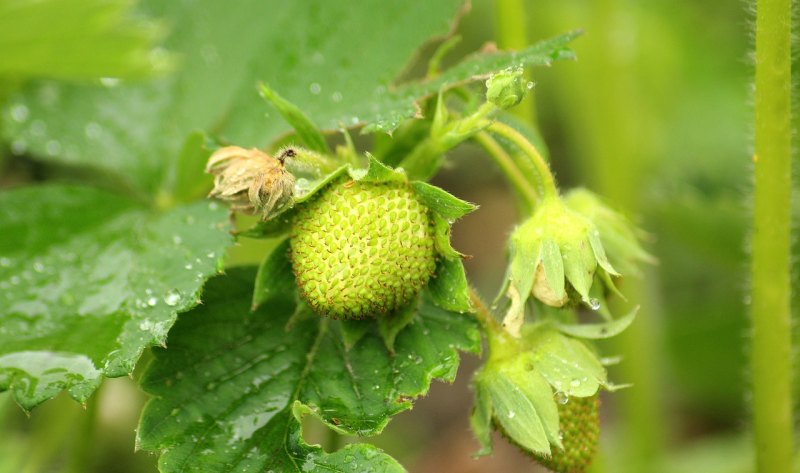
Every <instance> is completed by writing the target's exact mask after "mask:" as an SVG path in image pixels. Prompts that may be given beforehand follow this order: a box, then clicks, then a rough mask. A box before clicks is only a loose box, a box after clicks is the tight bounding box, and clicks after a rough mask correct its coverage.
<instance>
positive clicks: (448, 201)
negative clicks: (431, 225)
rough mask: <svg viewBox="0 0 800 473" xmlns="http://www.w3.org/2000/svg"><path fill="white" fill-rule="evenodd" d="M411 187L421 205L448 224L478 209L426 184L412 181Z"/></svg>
mask: <svg viewBox="0 0 800 473" xmlns="http://www.w3.org/2000/svg"><path fill="white" fill-rule="evenodd" d="M411 187H413V188H414V192H416V193H417V196H418V197H419V198H420V199H421V200H422V203H424V204H425V205H426V206H427V207H428V208H429V209H431V210H432V211H434V212H436V213H437V214H439V215H440V216H441V217H442V218H444V219H445V220H447V221H448V222H449V223H452V222H454V221H456V220H458V219H459V218H461V217H463V216H464V215H466V214H468V213H470V212H472V211H473V210H475V209H477V208H478V206H477V205H475V204H471V203H469V202H466V201H463V200H461V199H459V198H458V197H456V196H454V195H453V194H450V193H449V192H447V191H445V190H444V189H441V188H439V187H436V186H432V185H430V184H428V183H427V182H421V181H414V182H412V183H411Z"/></svg>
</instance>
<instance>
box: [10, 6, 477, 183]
mask: <svg viewBox="0 0 800 473" xmlns="http://www.w3.org/2000/svg"><path fill="white" fill-rule="evenodd" d="M462 3H463V0H440V1H436V2H430V1H427V0H392V1H386V0H365V1H361V2H359V3H358V5H354V4H352V3H350V2H338V1H312V0H304V1H292V2H286V1H281V0H269V1H263V0H244V1H238V2H219V1H216V0H189V1H181V2H164V1H161V0H150V1H147V2H144V5H143V8H142V9H143V10H145V12H146V13H148V14H149V15H150V16H153V17H155V18H161V19H163V20H164V21H166V22H167V23H168V24H170V25H173V30H172V33H171V35H170V36H169V38H168V39H167V41H166V44H165V47H166V48H167V49H168V50H170V51H174V52H175V53H178V54H179V55H180V56H181V64H180V66H181V67H180V70H179V72H178V73H177V74H175V75H173V76H171V77H168V78H163V79H158V80H154V81H151V82H147V83H141V84H116V85H115V84H109V85H110V86H108V87H99V86H98V87H92V86H85V85H67V84H54V83H42V84H38V85H35V86H32V87H30V88H29V89H28V90H27V91H26V92H25V93H24V94H22V95H21V96H20V97H18V98H17V99H16V100H13V101H12V103H11V104H10V105H9V107H10V108H9V110H14V109H15V108H14V107H17V108H16V110H21V108H20V107H25V110H27V111H28V113H25V114H16V115H12V114H11V113H10V112H6V113H3V114H2V116H3V118H4V119H5V124H6V127H7V129H8V134H9V137H10V138H11V139H12V140H13V143H15V146H14V149H16V150H18V151H21V150H24V149H27V150H28V151H29V152H32V153H33V154H35V155H37V156H39V157H42V158H47V159H55V160H60V161H65V162H68V163H77V164H83V165H92V166H97V167H101V168H104V169H108V170H112V171H115V172H117V173H120V174H122V175H123V176H125V177H126V178H129V179H130V180H131V181H132V182H134V183H137V184H139V185H141V186H143V187H145V188H149V189H152V188H154V187H156V186H157V185H158V184H159V181H160V179H161V178H162V175H163V170H164V164H163V163H164V161H165V160H167V159H170V158H171V157H174V156H176V155H177V154H178V151H179V149H180V146H181V144H182V141H183V139H184V137H186V136H187V135H188V134H189V133H190V132H192V131H195V130H206V131H211V132H213V133H216V134H219V135H220V137H222V138H223V139H224V140H227V141H230V142H233V143H236V144H239V145H242V146H264V145H266V144H267V143H269V142H270V141H272V140H273V139H275V137H276V136H277V135H279V134H280V133H283V132H286V131H288V130H289V127H288V125H287V124H286V123H285V122H284V121H283V120H282V119H281V117H280V115H279V114H278V113H277V112H272V113H270V114H269V115H267V113H268V112H269V106H267V105H266V104H265V102H264V101H263V100H262V99H261V98H260V97H259V96H258V92H257V90H256V84H257V82H258V81H264V82H265V83H267V84H269V86H270V87H271V88H272V89H274V90H275V91H277V92H278V93H280V94H281V96H283V97H285V98H286V99H287V100H289V101H290V102H291V103H293V104H295V105H297V106H298V107H299V109H300V110H303V111H304V112H305V113H306V114H307V115H308V116H309V117H311V119H313V120H314V121H315V122H317V123H319V124H320V125H323V126H324V127H326V128H331V127H332V128H336V127H338V126H339V123H340V122H344V123H345V124H346V125H348V126H352V125H354V124H357V123H359V122H361V117H358V116H357V115H356V114H355V111H357V110H363V108H364V107H365V106H366V105H367V104H372V103H375V106H376V107H378V108H379V109H380V107H381V106H382V105H381V102H375V100H374V99H375V98H376V97H380V96H381V95H386V91H387V90H388V86H389V84H390V83H391V81H392V80H393V79H394V78H395V77H396V76H397V75H398V74H399V73H400V72H401V71H402V70H403V67H404V66H405V65H406V63H408V62H409V60H410V58H411V57H412V56H413V54H414V52H415V51H416V49H417V48H418V47H419V46H420V45H421V44H422V43H423V42H424V41H426V40H427V39H429V38H431V37H432V36H435V35H443V34H445V33H447V32H448V31H449V30H450V29H451V27H452V21H453V18H454V17H455V16H456V13H457V12H458V10H459V9H460V8H461V6H462ZM9 118H10V119H9ZM18 118H24V119H22V120H17V119H18ZM101 158H102V159H101ZM137 161H138V162H137Z"/></svg>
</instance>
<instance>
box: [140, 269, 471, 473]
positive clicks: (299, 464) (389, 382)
mask: <svg viewBox="0 0 800 473" xmlns="http://www.w3.org/2000/svg"><path fill="white" fill-rule="evenodd" d="M278 254H283V255H284V258H285V253H278ZM274 267H275V268H276V269H275V271H277V272H283V277H284V278H290V277H291V273H290V272H289V270H288V266H287V265H283V266H281V265H275V266H274ZM253 276H254V271H253V270H252V269H236V270H231V271H229V272H228V275H227V276H225V277H219V278H217V279H214V280H212V281H211V282H209V284H208V286H207V288H206V291H205V296H204V304H203V305H202V306H199V307H197V308H196V309H194V310H193V311H192V312H191V313H189V314H186V316H185V317H182V318H181V319H180V320H179V322H178V323H177V325H176V326H175V327H174V329H173V330H172V332H171V333H170V345H169V348H168V349H156V350H155V357H156V359H155V361H154V362H153V363H152V364H151V366H150V368H149V369H148V371H147V373H146V374H145V376H144V378H143V380H142V387H143V388H144V389H145V390H146V391H147V392H149V393H150V394H152V395H154V396H155V397H154V399H153V400H151V401H150V403H149V404H148V405H147V407H146V408H145V411H144V414H143V416H142V420H141V424H140V427H139V430H138V443H139V446H140V447H141V448H144V449H146V450H161V451H162V452H163V453H162V456H161V460H160V465H161V469H162V471H164V472H171V471H184V470H186V469H193V470H197V471H223V470H222V469H223V468H226V469H227V468H235V469H236V470H237V471H242V469H243V470H244V471H266V470H269V469H273V470H275V471H308V470H314V471H316V470H317V469H319V470H324V468H325V465H327V467H328V468H334V466H335V468H339V469H342V470H349V469H351V468H355V465H359V466H360V467H361V468H364V469H370V468H371V469H373V470H375V471H402V469H401V468H400V467H399V466H397V465H396V464H395V463H394V462H393V461H392V460H390V459H388V458H387V457H386V456H385V455H383V454H381V453H380V451H378V450H376V449H375V448H374V447H370V446H366V445H362V444H356V445H351V446H349V447H346V448H345V449H344V450H341V451H339V452H334V453H332V454H331V455H330V456H329V455H326V454H324V453H323V452H322V451H321V449H320V448H319V447H310V446H308V445H306V444H305V442H304V441H303V440H302V436H301V430H300V429H301V427H300V422H299V420H298V419H299V418H300V417H301V416H302V415H304V414H311V415H314V416H316V417H317V418H319V419H320V420H322V421H323V422H324V423H325V424H326V425H327V426H328V427H329V428H331V429H334V430H335V431H337V432H339V433H349V434H357V435H362V436H363V435H374V434H377V433H379V432H380V431H381V430H382V429H383V427H384V426H385V425H386V423H387V422H388V420H389V418H390V417H391V416H393V415H395V414H397V413H399V412H401V411H403V410H406V409H408V408H410V407H411V400H412V399H414V398H415V397H417V396H420V395H422V394H424V393H425V392H426V391H427V389H428V386H429V384H430V381H431V380H432V379H433V378H442V379H444V380H447V381H452V380H453V378H454V376H455V373H456V367H457V366H458V355H457V352H456V350H457V349H461V350H467V351H472V352H476V351H478V350H479V349H480V339H479V334H478V331H477V326H476V324H475V323H474V322H473V321H472V320H471V319H470V318H468V317H466V316H463V315H459V314H454V313H451V312H446V311H443V310H441V309H437V308H435V307H433V306H431V305H430V304H428V303H423V305H422V306H421V307H420V309H419V311H417V312H416V313H415V314H414V316H413V318H412V320H411V321H410V323H409V324H408V325H407V326H406V327H405V328H404V329H403V330H402V331H401V332H400V333H399V334H397V338H396V340H395V343H394V348H395V352H394V354H391V353H390V352H389V351H388V350H387V348H386V347H385V346H384V342H383V340H382V339H381V336H380V334H379V333H378V331H377V327H376V324H375V322H374V321H359V322H348V323H351V324H352V323H356V324H359V325H361V326H364V327H365V329H366V330H364V333H363V335H362V336H361V337H360V339H359V340H358V341H356V342H355V343H351V344H350V345H346V344H345V339H344V338H343V325H342V323H341V322H338V321H331V320H330V319H325V318H320V317H318V316H316V315H313V314H308V313H307V309H304V308H300V309H299V310H300V312H301V313H305V315H301V316H299V317H298V316H294V317H293V316H292V315H293V314H295V311H296V305H295V300H296V299H295V295H294V294H293V293H285V292H283V293H274V294H273V295H272V296H271V297H270V298H269V300H268V301H265V304H263V305H262V306H261V308H260V309H258V310H257V311H255V312H250V304H249V296H250V294H251V292H252V290H253V286H252V280H253ZM223 465H224V467H223Z"/></svg>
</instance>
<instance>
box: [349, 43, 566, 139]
mask: <svg viewBox="0 0 800 473" xmlns="http://www.w3.org/2000/svg"><path fill="white" fill-rule="evenodd" d="M580 34H581V33H580V32H579V31H576V32H571V33H567V34H563V35H561V36H557V37H555V38H552V39H548V40H545V41H542V42H539V43H537V44H534V45H533V46H530V47H528V48H525V49H522V50H520V51H496V52H492V53H485V52H482V53H478V54H474V55H473V56H471V57H469V58H467V59H465V60H464V61H462V62H461V63H459V64H457V65H455V66H453V67H451V68H450V69H448V70H446V71H445V72H444V73H442V74H440V75H438V76H436V77H434V78H432V79H429V80H425V81H422V82H417V83H410V84H405V85H403V86H400V87H398V88H397V89H396V90H395V91H394V92H391V93H388V94H385V95H386V96H385V97H381V96H377V97H374V98H373V103H371V104H368V105H369V106H370V108H367V107H364V108H365V109H364V110H363V112H360V115H359V117H363V120H364V122H365V123H367V124H368V126H367V127H366V128H365V129H364V131H365V132H367V131H384V132H387V133H388V132H391V131H393V130H394V129H396V128H397V127H398V125H399V124H400V122H402V121H403V120H405V119H406V118H411V117H414V116H415V115H416V113H417V107H416V102H417V101H419V100H420V99H421V98H425V97H430V96H432V95H433V94H436V93H438V92H439V91H440V90H448V89H450V88H453V87H457V86H460V85H463V84H465V83H468V82H471V81H475V80H482V79H485V78H487V77H488V76H489V75H490V74H491V73H492V72H496V71H500V70H503V69H506V68H509V67H521V66H549V65H550V64H551V63H552V62H553V61H555V60H561V59H574V57H575V55H574V54H573V53H572V51H570V50H569V49H567V44H569V43H570V42H571V41H572V40H573V39H575V38H576V37H577V36H578V35H580ZM375 103H378V104H379V105H378V106H375Z"/></svg>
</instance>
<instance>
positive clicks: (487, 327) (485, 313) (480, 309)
mask: <svg viewBox="0 0 800 473" xmlns="http://www.w3.org/2000/svg"><path fill="white" fill-rule="evenodd" d="M469 299H470V301H472V305H473V306H475V318H476V319H478V322H479V323H480V324H481V327H482V328H483V331H484V332H486V334H487V335H488V334H489V333H503V327H501V326H500V323H499V322H498V321H497V319H495V318H494V316H493V315H492V313H491V312H489V309H488V308H487V307H486V305H485V304H484V303H483V301H482V300H481V296H479V295H478V293H477V292H475V289H473V288H472V287H470V288H469Z"/></svg>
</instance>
